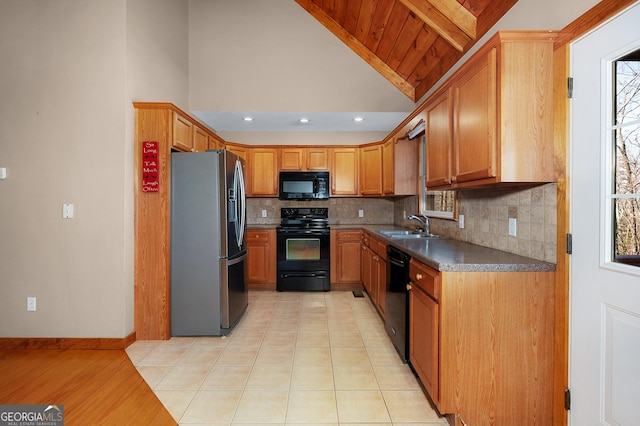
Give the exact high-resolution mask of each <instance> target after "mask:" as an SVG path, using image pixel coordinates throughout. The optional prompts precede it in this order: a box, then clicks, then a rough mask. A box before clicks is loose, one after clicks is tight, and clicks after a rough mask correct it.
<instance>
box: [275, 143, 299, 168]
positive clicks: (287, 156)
mask: <svg viewBox="0 0 640 426" xmlns="http://www.w3.org/2000/svg"><path fill="white" fill-rule="evenodd" d="M304 163H305V149H304V148H289V147H286V148H280V170H304V166H305V164H304Z"/></svg>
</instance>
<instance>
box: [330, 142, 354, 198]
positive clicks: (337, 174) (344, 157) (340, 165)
mask: <svg viewBox="0 0 640 426" xmlns="http://www.w3.org/2000/svg"><path fill="white" fill-rule="evenodd" d="M330 178H331V195H332V196H335V195H348V196H354V195H358V148H356V147H341V148H331V176H330Z"/></svg>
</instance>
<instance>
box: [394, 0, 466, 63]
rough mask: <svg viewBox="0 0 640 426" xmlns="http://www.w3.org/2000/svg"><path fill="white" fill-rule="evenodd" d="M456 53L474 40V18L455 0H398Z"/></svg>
mask: <svg viewBox="0 0 640 426" xmlns="http://www.w3.org/2000/svg"><path fill="white" fill-rule="evenodd" d="M400 3H402V4H403V5H404V6H406V7H407V8H408V9H409V10H410V11H411V12H413V13H414V14H415V15H416V16H418V17H419V18H420V19H422V21H424V23H425V24H427V25H428V26H429V27H430V28H432V29H433V30H434V31H436V32H437V33H438V34H439V35H440V36H441V37H442V38H444V39H445V40H447V42H449V44H451V45H452V46H453V47H455V48H456V49H457V50H458V51H460V52H462V51H464V48H465V46H466V45H467V44H468V43H469V42H470V41H472V40H475V39H476V17H475V16H474V15H473V14H472V13H471V12H469V11H468V10H467V9H465V8H464V7H463V6H462V5H461V4H460V3H458V2H457V1H456V0H400Z"/></svg>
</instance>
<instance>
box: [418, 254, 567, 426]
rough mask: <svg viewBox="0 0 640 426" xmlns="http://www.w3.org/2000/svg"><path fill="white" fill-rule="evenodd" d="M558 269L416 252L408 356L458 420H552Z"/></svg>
mask: <svg viewBox="0 0 640 426" xmlns="http://www.w3.org/2000/svg"><path fill="white" fill-rule="evenodd" d="M554 275H555V273H554V272H439V271H436V270H434V269H432V268H430V267H428V266H426V265H424V264H421V263H420V262H417V261H416V260H414V259H412V260H411V282H412V283H411V291H410V319H409V321H410V346H411V349H410V361H411V364H412V366H413V367H414V369H415V370H416V372H417V374H418V377H419V379H420V381H421V382H422V383H423V385H424V386H425V389H426V390H427V392H428V393H429V396H430V397H431V399H432V400H433V402H434V404H435V405H436V407H437V408H438V410H439V411H440V413H442V414H447V415H454V417H455V419H456V425H458V426H462V425H463V424H467V425H474V426H484V425H510V424H523V425H524V424H526V425H550V424H553V415H552V408H553V400H552V398H553V319H554V316H553V283H554ZM462 422H464V423H462Z"/></svg>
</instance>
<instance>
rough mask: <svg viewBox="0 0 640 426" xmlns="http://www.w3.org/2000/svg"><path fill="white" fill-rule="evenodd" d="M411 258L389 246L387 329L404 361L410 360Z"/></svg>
mask: <svg viewBox="0 0 640 426" xmlns="http://www.w3.org/2000/svg"><path fill="white" fill-rule="evenodd" d="M410 260H411V256H409V255H408V254H407V253H405V252H403V251H402V250H400V249H397V248H396V247H394V246H391V245H388V246H387V261H388V265H389V266H388V268H387V294H386V296H387V297H386V306H385V321H384V322H385V328H386V329H387V333H388V334H389V337H391V340H392V341H393V344H394V346H395V347H396V349H397V351H398V353H399V354H400V357H402V360H403V361H405V362H406V361H408V359H409V290H408V289H407V285H408V284H409V261H410Z"/></svg>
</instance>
